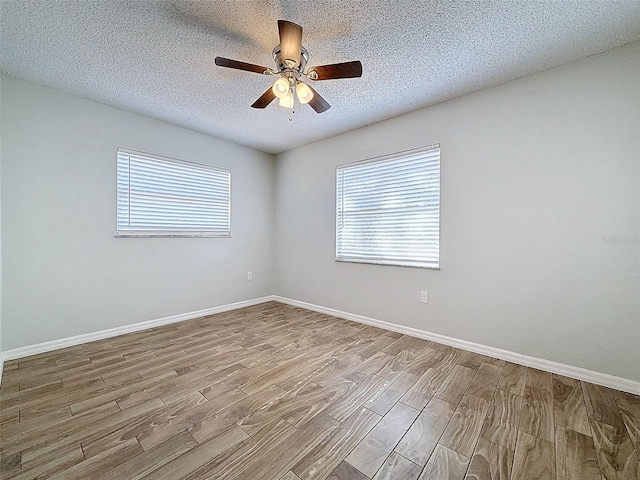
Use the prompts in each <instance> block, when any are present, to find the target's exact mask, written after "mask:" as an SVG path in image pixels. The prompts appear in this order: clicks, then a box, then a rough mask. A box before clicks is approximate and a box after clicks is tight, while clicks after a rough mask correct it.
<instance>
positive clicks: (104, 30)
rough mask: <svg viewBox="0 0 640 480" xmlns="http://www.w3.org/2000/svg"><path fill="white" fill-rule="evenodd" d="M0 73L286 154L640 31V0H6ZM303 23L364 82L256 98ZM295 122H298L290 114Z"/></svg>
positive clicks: (307, 34)
mask: <svg viewBox="0 0 640 480" xmlns="http://www.w3.org/2000/svg"><path fill="white" fill-rule="evenodd" d="M0 13H1V16H2V18H1V50H0V53H1V57H0V66H1V68H2V71H3V72H5V73H8V74H9V75H13V76H16V77H19V78H24V79H27V80H32V81H35V82H37V83H40V84H43V85H47V86H51V87H54V88H57V89H60V90H63V91H66V92H71V93H74V94H77V95H80V96H83V97H86V98H90V99H93V100H97V101H100V102H103V103H107V104H110V105H114V106H116V107H120V108H123V109H126V110H130V111H133V112H137V113H141V114H144V115H148V116H150V117H154V118H158V119H161V120H165V121H167V122H171V123H174V124H177V125H182V126H184V127H188V128H191V129H194V130H197V131H201V132H205V133H208V134H211V135H214V136H217V137H221V138H224V139H227V140H231V141H233V142H237V143H241V144H244V145H248V146H250V147H254V148H257V149H259V150H263V151H266V152H271V153H276V152H282V151H285V150H288V149H291V148H294V147H297V146H300V145H304V144H306V143H310V142H312V141H314V140H318V139H321V138H325V137H329V136H332V135H335V134H338V133H341V132H345V131H348V130H351V129H354V128H357V127H361V126H363V125H367V124H371V123H374V122H378V121H380V120H384V119H387V118H391V117H394V116H396V115H399V114H402V113H406V112H409V111H412V110H416V109H418V108H422V107H426V106H429V105H433V104H435V103H439V102H442V101H444V100H448V99H451V98H455V97H459V96H461V95H464V94H467V93H470V92H473V91H476V90H479V89H482V88H486V87H489V86H492V85H497V84H500V83H504V82H507V81H509V80H512V79H515V78H518V77H522V76H524V75H527V74H530V73H534V72H538V71H541V70H545V69H548V68H551V67H554V66H557V65H560V64H563V63H566V62H570V61H573V60H576V59H579V58H582V57H586V56H588V55H592V54H595V53H599V52H603V51H605V50H608V49H611V48H613V47H617V46H620V45H624V44H626V43H629V42H632V41H635V40H639V39H640V1H639V0H621V1H615V2H614V1H610V0H553V1H549V0H540V1H538V0H494V1H460V0H455V1H454V0H397V1H390V0H388V1H383V0H368V1H349V0H340V1H336V0H314V1H309V0H280V1H273V0H266V1H231V0H218V1H209V2H205V1H182V0H181V1H177V0H172V1H151V0H149V1H134V0H128V1H117V0H90V1H82V0H74V1H62V0H46V1H45V0H39V1H25V0H19V1H16V0H0ZM278 19H285V20H290V21H293V22H295V23H298V24H300V25H302V27H303V29H304V32H303V45H304V46H305V47H306V48H307V49H308V50H309V53H310V57H311V58H310V61H309V66H313V65H321V64H325V63H335V62H343V61H348V60H360V61H362V64H363V70H364V73H363V76H362V78H360V79H345V80H331V81H324V82H315V83H313V84H312V85H313V86H314V87H315V88H316V90H317V91H318V92H319V93H320V94H321V95H322V96H323V97H324V98H325V99H326V100H327V101H328V102H329V103H330V104H331V105H332V108H331V109H330V110H328V111H327V112H325V113H323V114H321V115H318V114H316V113H315V112H314V111H313V110H312V109H311V108H310V107H309V106H300V107H298V108H296V112H295V114H293V115H291V114H290V111H289V110H286V109H283V108H281V107H278V105H277V103H276V102H273V103H272V104H271V105H270V106H269V107H267V108H266V109H265V110H256V109H252V108H250V105H251V104H252V103H253V102H254V100H256V99H257V98H258V97H259V96H260V95H261V94H262V93H263V92H264V91H265V90H266V89H267V88H268V87H269V86H270V85H271V84H272V83H273V81H274V78H273V77H268V76H264V75H259V74H254V73H249V72H242V71H236V70H229V69H225V68H221V67H216V66H215V65H214V63H213V59H214V57H215V56H216V55H219V56H223V57H227V58H233V59H237V60H242V61H246V62H251V63H256V64H259V65H265V66H269V67H273V66H274V64H273V61H272V59H271V51H272V49H273V47H274V46H275V45H276V44H277V43H278V31H277V25H276V21H277V20H278ZM289 118H292V120H291V121H290V120H289Z"/></svg>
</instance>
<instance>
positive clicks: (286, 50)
mask: <svg viewBox="0 0 640 480" xmlns="http://www.w3.org/2000/svg"><path fill="white" fill-rule="evenodd" d="M278 32H279V34H280V55H281V57H282V62H283V63H285V64H287V65H288V64H289V63H291V62H293V64H292V65H289V66H292V67H297V66H298V65H300V49H301V48H302V27H301V26H300V25H296V24H295V23H292V22H287V21H286V20H278Z"/></svg>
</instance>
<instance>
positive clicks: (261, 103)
mask: <svg viewBox="0 0 640 480" xmlns="http://www.w3.org/2000/svg"><path fill="white" fill-rule="evenodd" d="M274 98H276V94H275V93H273V90H272V89H271V87H269V89H268V90H267V91H266V92H264V93H263V94H262V96H261V97H260V98H259V99H258V100H256V101H255V102H253V105H251V108H265V107H266V106H267V105H269V104H270V103H271V102H272V101H273V99H274Z"/></svg>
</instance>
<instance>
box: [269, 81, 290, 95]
mask: <svg viewBox="0 0 640 480" xmlns="http://www.w3.org/2000/svg"><path fill="white" fill-rule="evenodd" d="M271 90H273V94H274V95H275V96H276V97H278V98H285V97H286V96H287V95H289V93H290V92H289V80H287V79H286V78H284V77H280V78H279V79H278V80H276V83H274V84H273V87H271Z"/></svg>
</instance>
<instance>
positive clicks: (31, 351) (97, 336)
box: [0, 295, 273, 375]
mask: <svg viewBox="0 0 640 480" xmlns="http://www.w3.org/2000/svg"><path fill="white" fill-rule="evenodd" d="M272 300H273V296H272V295H269V296H266V297H260V298H254V299H251V300H245V301H242V302H236V303H229V304H226V305H220V306H218V307H212V308H205V309H204V310H196V311H194V312H188V313H180V314H178V315H171V316H169V317H162V318H157V319H155V320H148V321H146V322H140V323H133V324H131V325H123V326H122V327H116V328H109V329H107V330H100V331H98V332H92V333H85V334H83V335H75V336H73V337H67V338H61V339H59V340H51V341H50V342H43V343H37V344H35V345H28V346H26V347H20V348H14V349H12V350H7V351H6V352H3V355H4V360H14V359H16V358H23V357H28V356H29V355H36V354H38V353H44V352H50V351H52V350H58V349H60V348H66V347H72V346H74V345H80V344H82V343H87V342H93V341H94V340H102V339H104V338H110V337H116V336H118V335H122V334H125V333H132V332H139V331H141V330H147V329H148V328H153V327H160V326H162V325H168V324H170V323H176V322H182V321H184V320H192V319H194V318H200V317H204V316H206V315H213V314H214V313H222V312H228V311H229V310H236V309H238V308H244V307H250V306H252V305H258V304H260V303H264V302H270V301H272ZM0 375H1V374H0Z"/></svg>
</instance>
